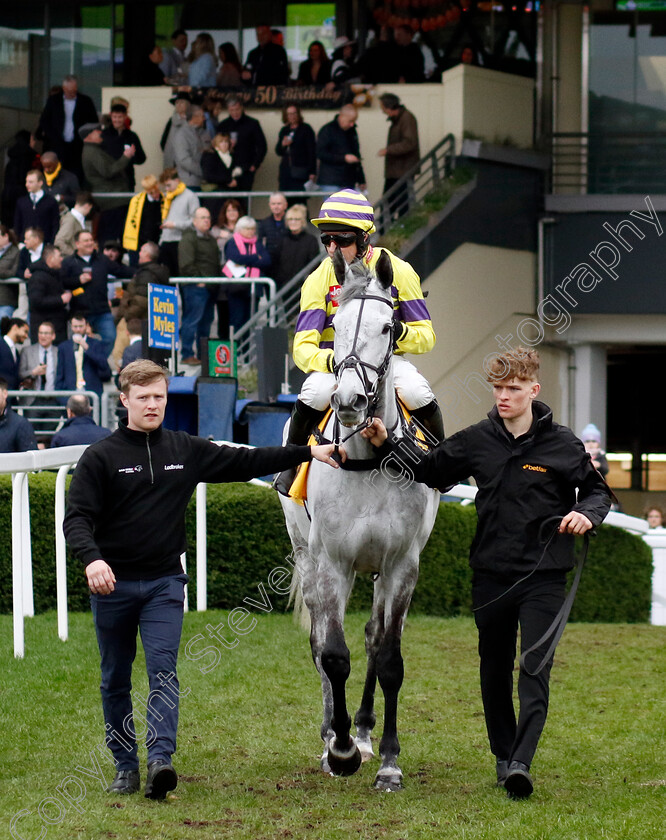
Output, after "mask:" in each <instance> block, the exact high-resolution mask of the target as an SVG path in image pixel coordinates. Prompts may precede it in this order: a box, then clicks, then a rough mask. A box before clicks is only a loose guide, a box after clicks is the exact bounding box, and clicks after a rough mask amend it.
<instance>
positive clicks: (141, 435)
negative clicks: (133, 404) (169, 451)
mask: <svg viewBox="0 0 666 840" xmlns="http://www.w3.org/2000/svg"><path fill="white" fill-rule="evenodd" d="M116 434H117V435H120V437H121V438H122V439H123V440H125V441H127V443H131V444H132V445H133V446H145V445H146V443H149V444H150V445H151V446H154V445H155V444H156V443H159V441H160V439H161V437H162V427H161V426H158V427H157V429H155V431H154V432H137V431H135V430H134V429H129V428H128V427H127V418H126V417H123V418H122V420H121V421H120V422H119V423H118V430H117V431H116Z"/></svg>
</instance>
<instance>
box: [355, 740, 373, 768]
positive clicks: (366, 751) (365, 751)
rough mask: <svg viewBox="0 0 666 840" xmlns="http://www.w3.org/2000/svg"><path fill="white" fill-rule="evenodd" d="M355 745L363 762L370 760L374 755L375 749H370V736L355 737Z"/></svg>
mask: <svg viewBox="0 0 666 840" xmlns="http://www.w3.org/2000/svg"><path fill="white" fill-rule="evenodd" d="M356 746H357V747H358V749H359V752H360V753H361V761H362V762H363V763H364V764H365V762H366V761H371V760H372V759H373V758H374V757H375V751H374V750H373V749H372V741H371V740H370V738H358V737H357V738H356Z"/></svg>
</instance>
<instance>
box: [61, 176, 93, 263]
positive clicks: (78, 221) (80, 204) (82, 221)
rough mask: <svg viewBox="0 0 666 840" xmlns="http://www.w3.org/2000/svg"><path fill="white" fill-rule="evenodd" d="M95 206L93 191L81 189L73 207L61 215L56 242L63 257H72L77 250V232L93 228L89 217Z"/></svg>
mask: <svg viewBox="0 0 666 840" xmlns="http://www.w3.org/2000/svg"><path fill="white" fill-rule="evenodd" d="M93 207H94V201H93V197H92V193H90V192H88V191H87V190H81V191H79V192H77V194H76V200H75V202H74V206H73V207H72V209H71V210H69V211H68V212H67V213H65V214H64V216H61V217H60V227H59V228H58V233H57V234H56V238H55V244H56V245H57V246H58V248H60V252H61V253H62V255H63V257H70V256H71V255H72V254H73V253H74V251H75V250H76V234H77V233H78V232H79V231H80V230H91V224H90V222H89V221H87V218H88V216H89V215H90V213H92V209H93Z"/></svg>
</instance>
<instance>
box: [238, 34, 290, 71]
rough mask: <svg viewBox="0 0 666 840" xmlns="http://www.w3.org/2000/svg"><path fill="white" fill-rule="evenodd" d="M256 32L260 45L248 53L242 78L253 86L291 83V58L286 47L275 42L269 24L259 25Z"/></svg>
mask: <svg viewBox="0 0 666 840" xmlns="http://www.w3.org/2000/svg"><path fill="white" fill-rule="evenodd" d="M255 32H256V35H257V43H258V46H256V47H255V48H254V49H253V50H250V52H249V53H248V56H247V59H246V60H245V67H244V68H243V72H242V73H241V78H242V79H243V81H244V82H245V84H249V85H251V86H252V87H258V86H259V85H287V84H289V59H288V58H287V53H286V51H285V48H284V47H281V46H280V45H279V44H276V43H274V42H273V34H272V32H271V28H270V26H268V25H267V24H265V23H264V24H261V25H259V26H257V27H256V29H255Z"/></svg>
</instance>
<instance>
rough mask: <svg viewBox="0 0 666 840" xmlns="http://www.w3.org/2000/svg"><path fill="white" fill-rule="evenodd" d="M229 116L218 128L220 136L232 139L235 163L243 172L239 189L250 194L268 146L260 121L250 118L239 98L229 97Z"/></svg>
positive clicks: (239, 181)
mask: <svg viewBox="0 0 666 840" xmlns="http://www.w3.org/2000/svg"><path fill="white" fill-rule="evenodd" d="M227 110H228V111H229V116H228V117H227V118H226V119H225V120H222V121H221V122H220V123H219V125H218V126H217V132H218V134H228V135H229V137H231V148H232V151H233V153H234V162H235V164H236V165H237V166H240V168H241V169H242V170H243V174H242V175H239V176H238V178H237V181H238V189H239V190H240V191H241V192H249V191H250V190H251V189H252V185H253V184H254V176H255V173H256V171H257V169H259V167H260V166H261V164H262V163H263V161H264V158H265V157H266V152H267V150H268V146H267V145H266V137H265V136H264V132H263V131H262V128H261V126H260V125H259V121H258V120H255V119H254V117H248V115H247V114H246V113H245V110H244V108H243V103H242V102H241V101H240V99H239V98H238V97H237V96H228V97H227Z"/></svg>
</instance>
